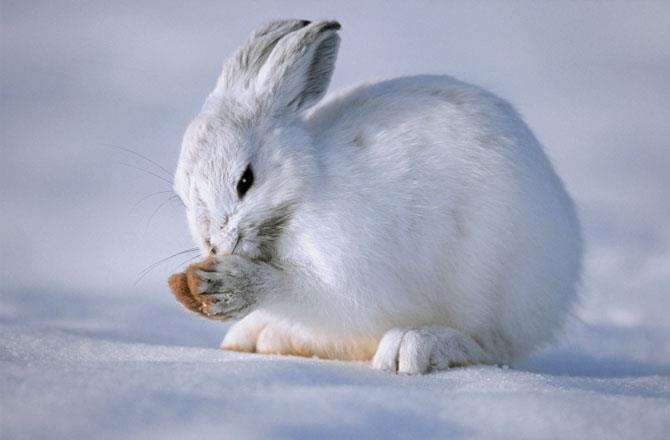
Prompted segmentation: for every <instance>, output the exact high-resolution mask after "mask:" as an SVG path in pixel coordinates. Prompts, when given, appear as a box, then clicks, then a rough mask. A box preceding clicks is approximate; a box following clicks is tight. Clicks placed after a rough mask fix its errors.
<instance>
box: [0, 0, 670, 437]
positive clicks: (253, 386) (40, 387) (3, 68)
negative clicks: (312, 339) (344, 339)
mask: <svg viewBox="0 0 670 440" xmlns="http://www.w3.org/2000/svg"><path fill="white" fill-rule="evenodd" d="M287 16H292V17H309V18H312V17H335V18H337V19H339V20H340V21H341V22H342V24H343V28H342V31H341V33H342V48H341V55H340V57H339V61H338V67H337V69H336V72H335V76H334V78H333V88H334V89H337V88H341V87H343V86H346V85H350V84H353V83H355V82H359V81H363V80H370V79H375V78H379V77H392V76H397V75H402V74H414V73H440V72H445V73H450V74H453V75H455V76H457V77H459V78H461V79H464V80H467V81H472V82H475V83H477V84H480V85H482V86H484V87H486V88H489V89H491V90H493V91H494V92H496V93H498V94H500V95H501V96H503V97H505V98H507V99H510V100H511V101H512V102H513V103H514V104H515V105H516V107H517V108H518V109H519V110H520V112H521V113H522V114H523V115H524V117H525V119H526V120H527V121H528V122H529V124H530V126H531V127H532V128H533V129H534V131H535V132H536V134H537V135H538V137H539V138H540V140H541V141H542V142H543V143H544V144H545V145H546V148H547V152H548V154H549V155H550V156H551V158H552V161H553V162H554V164H555V166H556V168H557V169H558V171H559V174H560V175H561V176H562V177H563V178H564V180H565V182H566V185H567V187H568V188H569V190H570V191H571V193H572V194H573V196H574V197H575V199H576V201H577V204H578V206H579V208H580V216H581V219H582V222H583V225H584V230H585V236H586V245H587V255H586V271H585V277H584V283H583V289H582V291H583V300H582V302H581V304H580V305H579V307H578V308H577V309H576V310H575V316H574V318H573V319H572V320H571V321H570V323H569V325H568V327H567V329H566V332H565V334H564V335H563V336H562V337H561V339H560V341H559V342H558V343H557V344H556V345H554V346H551V347H547V348H546V349H544V350H543V351H541V352H539V353H537V354H535V355H534V356H532V357H531V358H530V359H528V360H527V361H525V362H524V363H522V364H521V365H516V366H514V368H511V369H501V368H496V367H488V366H487V367H472V368H463V369H453V370H450V371H446V372H440V373H435V374H431V375H428V376H421V377H416V376H398V375H392V374H387V373H382V372H377V371H373V370H371V369H370V368H369V367H368V366H367V365H365V364H362V363H344V362H334V361H321V360H318V359H303V358H295V357H271V356H260V355H249V354H240V353H230V352H223V351H220V350H218V349H216V347H217V345H218V343H219V342H220V340H221V338H222V337H223V334H224V332H225V325H222V324H221V323H217V322H211V321H206V320H202V319H199V318H198V317H196V316H195V315H193V314H190V313H188V312H186V311H185V310H183V309H182V308H181V306H179V305H178V304H177V303H176V302H175V301H174V300H173V298H172V297H171V295H170V293H169V292H168V290H167V287H166V279H167V276H168V275H169V274H170V273H171V272H173V271H174V270H175V269H176V268H177V267H180V266H181V265H183V264H182V261H183V260H180V258H175V259H172V260H170V261H169V262H167V263H165V264H162V265H159V266H158V267H157V268H156V269H155V270H153V271H151V272H150V273H149V274H148V275H147V276H146V277H144V278H143V279H142V280H140V281H139V282H138V283H135V280H136V279H137V276H138V273H139V272H141V270H142V269H143V268H144V267H146V266H148V265H149V264H151V263H153V262H154V261H158V260H160V259H161V258H163V257H165V256H166V255H170V254H172V253H174V252H178V251H180V250H182V249H186V248H189V247H191V246H192V244H191V243H190V238H189V237H188V233H187V228H186V225H185V222H184V216H183V212H182V208H181V207H180V206H179V205H178V204H176V203H175V204H171V203H168V204H167V205H165V206H163V207H162V208H160V210H159V211H155V210H156V209H157V208H158V207H159V206H160V204H161V203H162V201H163V200H164V199H166V198H167V196H168V194H157V195H155V196H152V197H150V198H149V199H146V200H144V201H143V202H141V203H139V204H137V205H135V204H136V202H137V201H138V200H140V199H141V198H142V197H145V196H147V195H149V194H151V193H153V192H154V191H160V190H167V189H169V186H168V185H167V184H165V182H163V181H161V180H159V179H156V178H155V177H152V176H149V175H145V174H142V173H140V172H137V170H135V169H132V168H128V167H126V166H122V165H119V164H118V162H124V163H129V164H131V165H134V166H141V167H151V165H150V164H147V163H145V162H143V161H142V160H141V159H139V158H138V157H136V156H133V155H132V154H130V153H126V152H124V151H123V150H119V149H115V148H114V147H110V145H111V146H119V147H123V148H130V149H133V150H135V151H138V152H140V153H142V154H145V155H147V156H149V157H151V158H152V159H154V160H157V161H158V162H160V163H162V164H163V165H164V166H166V167H167V168H168V169H172V168H173V167H174V164H175V162H176V158H177V153H178V148H179V142H180V137H181V133H182V131H183V129H184V127H185V126H186V124H187V122H188V121H189V119H190V118H191V117H192V116H193V115H194V114H195V112H196V111H197V110H198V108H199V106H200V105H201V103H202V100H203V98H204V97H205V96H206V94H207V92H208V91H209V88H210V87H212V85H213V84H214V81H215V78H216V74H217V71H218V70H219V68H220V65H221V62H222V60H223V58H224V56H225V55H226V54H228V53H230V52H231V51H232V50H233V49H234V47H235V46H236V45H237V44H239V43H240V42H241V41H242V40H243V39H244V38H245V37H246V35H247V34H248V33H249V31H250V29H251V27H253V26H255V25H256V24H257V23H259V22H262V21H264V20H267V19H270V18H276V17H287ZM0 20H1V21H2V23H1V24H0V33H1V35H0V92H1V95H2V99H0V128H1V133H2V134H1V136H0V142H1V144H2V153H3V160H2V161H0V212H2V215H0V262H1V263H2V265H0V286H1V287H0V438H2V439H5V438H7V439H21V438H31V439H32V438H54V439H60V438H62V439H78V438H86V439H88V438H95V439H106V438H143V439H144V438H163V437H166V438H198V439H201V438H208V437H217V438H220V437H224V438H268V437H271V438H312V437H319V438H329V437H331V438H351V437H354V438H357V437H373V438H378V437H389V438H395V437H405V438H407V437H410V438H446V437H453V438H607V439H616V438H636V439H661V438H667V437H668V432H670V318H668V313H669V312H670V295H669V292H670V222H668V219H669V218H670V203H669V200H670V199H668V197H667V189H668V188H670V174H669V173H668V172H667V170H668V169H670V150H669V149H668V139H670V124H668V123H667V121H668V120H670V105H669V102H670V100H669V99H668V91H669V90H670V89H669V88H668V82H667V78H668V77H669V76H670V63H669V62H668V60H669V59H670V58H669V57H668V54H670V27H668V26H667V23H668V22H670V4H668V3H667V2H634V3H628V2H616V1H615V2H570V3H563V2H561V3H545V2H542V3H536V2H521V1H515V2H509V3H504V2H482V3H479V2H470V1H467V2H465V1H463V2H444V3H436V4H431V5H422V6H420V5H417V4H416V3H415V2H379V1H370V2H366V3H359V2H338V1H332V2H328V3H327V4H318V5H312V4H311V2H294V3H291V4H290V5H287V4H281V5H280V4H276V3H275V2H270V1H267V2H266V1H254V2H240V3H239V4H232V3H229V2H224V3H222V2H220V1H202V2H198V3H197V4H188V3H184V4H178V3H171V4H166V3H165V2H152V1H146V2H136V1H117V2H103V1H93V2H85V3H81V2H79V3H72V2H53V1H49V2H11V1H5V2H3V4H2V14H1V15H0ZM151 169H152V171H156V172H158V173H161V171H159V170H156V169H155V168H151ZM166 177H167V176H166ZM185 259H186V256H184V260H185Z"/></svg>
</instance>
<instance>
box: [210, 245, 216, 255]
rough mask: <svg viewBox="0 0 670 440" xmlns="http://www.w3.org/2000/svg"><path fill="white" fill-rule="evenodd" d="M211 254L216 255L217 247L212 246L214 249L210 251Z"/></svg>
mask: <svg viewBox="0 0 670 440" xmlns="http://www.w3.org/2000/svg"><path fill="white" fill-rule="evenodd" d="M209 253H210V254H212V255H216V246H212V247H211V248H210V249H209Z"/></svg>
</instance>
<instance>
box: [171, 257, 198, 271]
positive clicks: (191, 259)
mask: <svg viewBox="0 0 670 440" xmlns="http://www.w3.org/2000/svg"><path fill="white" fill-rule="evenodd" d="M196 258H200V254H198V255H196V256H194V257H190V258H189V259H188V260H186V261H182V262H181V263H179V264H178V265H177V266H175V267H174V268H173V269H172V270H177V269H179V268H180V267H184V265H185V264H186V263H190V262H191V261H193V260H195V259H196Z"/></svg>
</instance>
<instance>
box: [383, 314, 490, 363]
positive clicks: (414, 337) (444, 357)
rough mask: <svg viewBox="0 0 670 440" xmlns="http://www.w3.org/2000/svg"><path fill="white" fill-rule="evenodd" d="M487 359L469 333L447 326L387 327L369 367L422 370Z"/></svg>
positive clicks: (484, 361) (480, 361)
mask: <svg viewBox="0 0 670 440" xmlns="http://www.w3.org/2000/svg"><path fill="white" fill-rule="evenodd" d="M487 362H489V360H488V356H487V355H486V353H485V352H484V350H482V348H481V347H480V346H479V344H477V342H475V340H474V339H472V338H471V337H470V336H468V335H466V334H465V333H461V332H459V331H457V330H454V329H451V328H449V327H438V326H434V327H421V328H410V329H407V328H394V329H391V330H389V331H388V332H386V334H385V335H384V337H383V338H382V340H381V341H380V342H379V346H378V347H377V352H376V353H375V356H374V358H373V359H372V367H373V368H376V369H378V370H387V371H392V372H397V373H405V374H423V373H428V372H429V371H433V370H445V369H447V368H449V367H455V366H464V365H469V364H477V363H487Z"/></svg>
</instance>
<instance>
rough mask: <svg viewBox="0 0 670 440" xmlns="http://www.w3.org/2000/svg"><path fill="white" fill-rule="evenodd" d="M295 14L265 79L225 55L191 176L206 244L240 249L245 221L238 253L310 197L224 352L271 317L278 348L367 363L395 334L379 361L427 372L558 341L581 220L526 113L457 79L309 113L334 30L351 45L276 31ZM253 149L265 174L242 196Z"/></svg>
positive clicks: (373, 89) (195, 126) (183, 167)
mask: <svg viewBox="0 0 670 440" xmlns="http://www.w3.org/2000/svg"><path fill="white" fill-rule="evenodd" d="M281 23H285V24H284V26H286V23H288V25H289V27H290V28H291V29H288V30H286V35H284V36H282V37H281V39H280V40H279V43H277V44H276V46H274V48H271V50H272V51H271V53H270V55H269V58H268V59H267V60H265V61H264V62H265V64H262V66H259V68H258V69H256V70H258V73H253V72H255V71H256V70H254V68H249V69H247V70H251V71H252V73H248V72H247V73H245V69H244V68H243V67H244V66H242V67H240V65H239V63H238V64H237V65H236V64H235V58H233V59H231V61H229V62H228V64H227V65H226V66H224V73H223V74H222V78H221V79H220V80H219V83H218V84H217V88H216V90H215V91H214V92H213V93H212V95H210V98H209V99H208V102H207V104H206V105H205V108H204V109H203V112H202V113H201V115H199V116H198V117H197V118H196V120H195V121H194V122H193V123H192V124H191V126H190V127H189V129H188V130H187V133H186V135H185V138H184V145H183V149H182V155H181V158H180V162H179V166H178V169H177V173H176V178H175V188H176V190H177V192H178V193H179V194H180V196H181V197H182V199H183V200H184V203H185V204H186V205H187V207H188V218H189V223H190V225H191V229H192V232H193V235H194V237H195V239H196V241H197V242H198V243H200V244H201V246H202V248H203V253H206V252H208V249H209V248H208V243H211V244H214V245H217V247H220V248H223V249H228V250H229V251H230V249H231V248H232V243H233V242H235V241H236V240H237V237H238V236H239V234H240V232H241V233H242V239H241V242H240V244H239V246H238V247H237V251H236V252H235V253H236V254H238V255H240V256H243V257H245V258H249V259H250V261H251V260H254V259H255V258H259V255H261V254H260V252H261V251H260V250H259V249H260V248H259V243H258V240H257V237H256V235H255V234H256V232H257V231H256V230H255V229H254V228H256V227H257V226H258V224H259V223H261V222H263V221H264V220H265V219H266V218H267V217H268V216H271V215H272V213H273V212H274V210H276V209H277V208H278V207H279V206H281V205H282V204H284V203H290V204H291V206H292V207H294V211H293V212H292V216H291V220H290V222H288V224H286V225H285V226H284V227H282V228H281V231H279V232H281V234H280V238H279V239H278V240H277V241H276V243H275V254H274V257H273V259H272V262H271V264H272V265H273V266H275V267H276V268H277V270H276V273H275V272H272V274H270V275H267V276H266V275H263V277H264V285H266V286H268V285H269V286H272V287H271V288H267V289H260V290H259V292H258V293H257V294H256V299H255V303H254V307H255V308H256V309H257V310H258V311H257V312H253V313H252V314H251V315H249V316H248V317H247V318H245V319H243V320H242V321H241V322H239V323H238V324H236V326H235V327H234V328H233V329H231V331H230V333H229V335H228V336H227V337H226V340H224V343H223V345H224V347H234V346H242V345H244V346H245V347H251V346H254V344H253V343H252V342H249V341H250V340H254V339H256V340H258V338H261V335H262V334H263V332H264V330H263V328H265V327H267V326H270V327H267V328H268V329H270V328H271V331H270V330H268V334H273V335H276V336H273V337H272V338H270V339H272V341H275V340H276V341H277V345H278V346H280V347H279V348H276V347H275V348H274V349H273V350H265V351H272V352H287V353H290V352H292V350H291V349H290V348H286V349H285V350H282V349H281V346H285V345H287V344H288V345H291V344H292V346H293V347H295V346H296V345H300V346H301V347H303V348H304V347H308V349H307V350H306V351H308V352H311V353H313V354H316V355H319V356H324V357H336V358H353V359H357V358H362V359H369V358H370V357H371V356H372V354H373V352H374V349H375V348H376V345H377V344H378V343H379V341H381V345H380V347H379V349H378V351H377V354H376V356H375V358H374V362H373V366H374V367H376V368H382V369H391V370H394V371H401V372H402V371H405V372H411V373H420V372H426V371H429V370H430V369H441V368H447V367H448V366H451V365H465V364H470V363H478V362H489V363H500V364H509V363H512V362H514V361H516V360H518V359H519V358H520V357H522V356H524V355H526V354H527V353H529V352H530V351H531V350H533V349H534V348H536V347H538V346H539V345H541V344H543V343H545V342H547V341H550V340H551V339H552V337H553V336H554V335H555V334H556V332H557V330H558V329H559V328H560V326H561V324H562V322H563V320H564V318H565V316H566V313H567V312H568V310H569V309H570V307H571V305H572V304H573V302H574V301H575V298H576V285H577V283H578V280H579V276H580V267H581V252H582V251H581V241H580V230H579V225H578V222H577V218H576V215H575V210H574V207H573V204H572V201H571V200H570V197H569V196H568V195H567V193H566V192H565V190H564V188H563V185H562V183H561V181H560V179H559V178H558V176H557V175H556V174H555V172H554V170H553V168H552V166H551V164H550V162H549V160H548V158H547V156H546V155H545V154H544V152H543V151H542V147H541V145H540V144H539V143H538V141H537V140H536V139H535V137H534V136H533V134H532V133H531V132H530V130H529V129H528V127H527V126H526V125H525V124H524V123H523V121H522V120H521V119H520V117H519V116H518V115H517V113H516V112H515V111H514V109H513V108H512V107H511V106H510V105H509V104H508V103H506V102H505V101H503V100H501V99H500V98H498V97H496V96H494V95H492V94H491V93H488V92H486V91H484V90H482V89H480V88H477V87H475V86H472V85H469V84H466V83H463V82H460V81H458V80H456V79H454V78H451V77H448V76H417V77H406V78H399V79H392V80H388V81H383V82H379V83H375V84H370V85H363V86H360V87H357V88H355V89H353V90H351V91H349V92H346V93H343V94H341V95H339V96H337V97H335V98H331V99H328V100H327V101H325V102H322V103H321V104H320V105H319V106H318V107H316V108H314V107H312V108H310V105H312V104H313V103H314V102H316V101H318V98H320V96H318V97H317V98H314V96H315V95H314V94H313V93H312V94H310V96H308V97H307V99H304V100H301V99H298V100H296V96H299V94H300V93H301V90H304V89H306V88H308V87H309V86H312V88H311V89H310V90H311V91H313V90H317V92H316V94H317V95H318V94H319V93H322V92H321V88H324V87H326V86H327V84H328V82H329V79H330V74H331V73H332V65H333V64H334V58H333V59H332V60H326V62H325V64H326V65H325V67H324V66H323V65H321V70H320V71H319V75H320V78H321V79H320V80H321V82H322V83H325V86H324V85H323V84H308V83H307V82H308V81H310V75H306V74H305V72H306V70H305V69H307V68H308V67H307V66H311V65H314V64H319V63H320V60H319V59H314V57H315V54H318V53H319V51H318V50H315V45H316V46H318V44H320V43H319V42H320V41H323V40H324V39H326V38H330V40H329V42H330V44H333V43H334V44H335V50H337V41H338V40H337V35H336V31H337V29H328V28H327V27H325V30H319V26H321V27H322V28H324V22H319V23H312V24H310V25H308V26H306V27H302V26H300V25H296V22H294V21H293V22H277V23H275V24H271V25H270V26H272V25H274V26H275V27H276V28H277V29H280V30H281V26H282V24H281ZM293 28H296V29H293ZM259 32H260V33H261V34H262V30H261V31H259ZM310 32H311V34H310ZM280 33H281V32H280ZM315 35H316V36H315ZM255 38H256V40H257V37H252V39H251V40H250V41H249V42H248V43H247V45H246V46H245V47H246V49H245V47H243V48H242V49H240V51H244V50H247V51H249V47H252V48H253V47H254V44H261V43H257V42H256V43H255V41H256V40H255ZM308 38H311V40H308V41H306V40H307V39H308ZM305 41H306V42H305ZM301 42H302V44H303V46H304V47H302V48H300V47H299V46H300V44H301ZM298 49H299V50H298ZM268 50H269V49H268ZM257 52H262V51H261V50H260V49H258V50H257ZM247 55H248V54H247ZM238 56H239V53H238ZM261 61H262V60H261ZM328 61H331V62H330V67H329V66H328ZM272 63H275V64H272ZM231 66H232V67H231ZM275 75H276V76H275ZM324 75H325V76H327V78H324ZM240 78H245V79H240ZM312 81H314V79H312ZM323 92H325V88H324V90H323ZM296 102H298V103H300V102H304V104H303V105H302V106H301V105H300V104H296ZM287 103H292V104H291V105H289V104H287ZM250 161H251V163H252V165H253V169H254V173H255V175H256V182H255V183H254V186H253V187H252V188H251V189H250V191H249V193H248V194H247V195H246V196H245V197H244V198H243V199H242V200H241V201H240V200H238V197H237V195H236V192H235V186H236V183H237V179H238V178H239V176H240V174H241V173H242V172H243V171H244V169H245V167H246V165H247V164H248V163H249V162H250ZM207 239H209V242H206V240H207ZM224 253H225V252H224ZM220 258H221V261H224V260H226V258H227V257H226V256H222V257H220ZM250 270H252V269H250ZM263 273H266V272H263ZM267 273H270V272H267ZM259 320H261V321H263V323H264V324H263V325H258V322H259ZM252 321H253V325H251V324H252ZM245 328H249V330H248V331H245V330H244V329H245ZM385 334H386V336H384V335H385ZM265 339H268V337H267V336H266V337H265ZM272 341H267V340H265V341H263V344H265V345H268V344H269V345H272V343H271V342H272ZM282 341H289V342H282ZM282 344H283V345H282ZM253 349H254V350H258V351H263V350H259V349H258V347H256V346H254V347H253ZM293 351H299V350H293Z"/></svg>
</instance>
